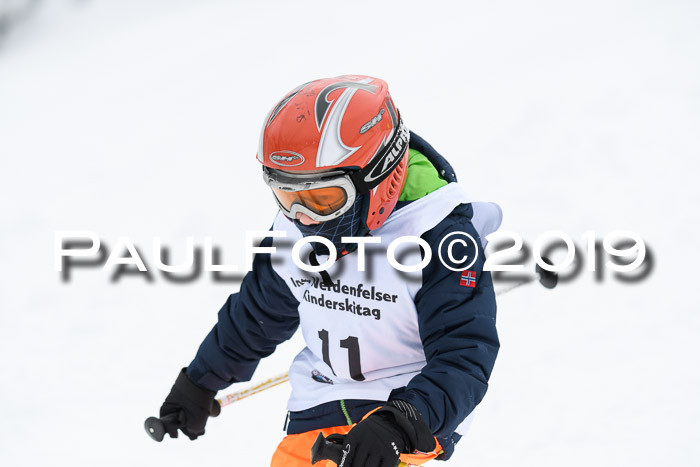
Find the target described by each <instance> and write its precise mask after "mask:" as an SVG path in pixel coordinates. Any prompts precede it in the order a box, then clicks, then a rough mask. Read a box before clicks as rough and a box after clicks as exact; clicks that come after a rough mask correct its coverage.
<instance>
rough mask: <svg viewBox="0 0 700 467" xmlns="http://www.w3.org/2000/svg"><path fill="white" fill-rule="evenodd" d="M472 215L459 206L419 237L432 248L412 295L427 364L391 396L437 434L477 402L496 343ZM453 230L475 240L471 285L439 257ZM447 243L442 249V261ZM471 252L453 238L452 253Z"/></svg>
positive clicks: (492, 302)
mask: <svg viewBox="0 0 700 467" xmlns="http://www.w3.org/2000/svg"><path fill="white" fill-rule="evenodd" d="M471 216H472V208H471V205H469V204H467V205H460V206H458V207H457V208H455V210H454V211H453V212H452V213H451V214H450V215H449V216H448V217H447V218H445V219H444V220H443V221H442V222H441V223H440V224H438V225H437V226H436V227H435V228H433V229H432V230H430V231H428V232H426V233H425V234H423V236H422V237H423V239H424V240H426V241H427V242H428V244H430V245H431V249H432V253H433V255H432V259H431V261H430V263H429V264H428V266H426V268H425V269H424V270H423V283H422V286H421V288H420V289H419V291H418V292H417V294H416V297H415V304H416V309H417V311H418V324H419V330H420V337H421V341H422V343H423V348H424V351H425V357H426V361H427V364H426V365H425V367H424V368H423V369H422V371H421V372H420V373H419V374H418V375H416V376H415V377H414V378H413V379H412V380H411V381H410V382H409V384H408V386H406V388H400V389H397V390H395V391H393V392H392V394H391V396H390V399H401V400H405V401H406V402H409V403H411V404H413V406H415V407H416V408H417V409H418V410H419V411H420V413H421V414H422V415H423V417H424V418H425V420H426V422H427V423H428V426H430V429H431V430H432V432H433V433H434V434H435V435H436V436H437V437H438V438H441V437H446V436H450V435H452V433H453V432H454V430H455V428H457V426H458V425H459V424H460V423H461V422H462V421H463V420H464V419H465V418H466V417H467V416H468V415H469V414H470V413H471V411H472V410H474V407H476V405H477V404H478V403H479V402H481V400H482V398H483V397H484V394H485V393H486V388H487V386H488V379H489V377H490V375H491V370H492V369H493V365H494V362H495V360H496V355H497V353H498V348H499V342H498V335H497V333H496V298H495V295H494V290H493V283H492V282H491V275H490V274H489V273H488V272H484V271H483V265H484V251H483V248H482V246H481V240H480V238H479V235H478V233H477V232H476V229H475V228H474V226H473V225H472V223H471ZM453 232H466V233H468V234H469V235H471V236H472V237H473V238H474V239H475V240H476V244H477V245H476V249H477V250H478V259H477V260H476V262H475V263H474V265H473V266H472V267H470V268H469V269H468V270H467V271H473V272H474V273H475V275H476V277H475V283H474V286H473V287H472V286H470V285H471V284H472V282H471V281H462V276H463V273H465V274H466V273H467V271H452V270H450V269H448V268H447V267H445V265H443V264H442V262H441V261H440V259H439V257H438V248H439V245H440V241H441V240H442V239H443V238H444V237H445V236H447V235H449V234H450V233H453ZM455 237H457V238H466V237H464V236H461V237H459V236H457V235H455ZM450 238H452V237H450ZM449 243H450V241H449V240H448V241H445V242H444V243H443V246H442V248H441V250H442V257H443V258H444V259H445V261H449V259H448V258H449V255H448V254H447V246H448V245H449ZM467 243H468V242H467ZM475 252H476V251H475V247H474V245H473V244H468V246H467V247H463V246H462V245H461V244H460V243H458V242H457V243H455V244H454V245H453V249H452V257H453V258H454V259H456V260H458V259H460V258H462V257H463V256H464V255H467V257H468V258H473V256H472V255H474V254H475ZM462 267H464V265H462ZM469 274H471V273H469Z"/></svg>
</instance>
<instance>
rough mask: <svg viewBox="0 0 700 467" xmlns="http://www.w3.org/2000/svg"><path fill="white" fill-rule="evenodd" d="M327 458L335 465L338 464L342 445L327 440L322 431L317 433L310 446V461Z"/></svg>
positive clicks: (341, 458)
mask: <svg viewBox="0 0 700 467" xmlns="http://www.w3.org/2000/svg"><path fill="white" fill-rule="evenodd" d="M324 460H329V461H331V462H334V463H335V464H336V465H340V463H341V462H342V461H343V446H342V445H340V444H336V443H333V442H331V441H328V440H327V439H326V438H325V437H324V436H323V433H319V434H318V436H317V437H316V441H314V445H313V446H311V463H312V464H315V463H316V462H319V461H324Z"/></svg>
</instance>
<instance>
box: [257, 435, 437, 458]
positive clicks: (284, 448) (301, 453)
mask: <svg viewBox="0 0 700 467" xmlns="http://www.w3.org/2000/svg"><path fill="white" fill-rule="evenodd" d="M354 426H355V425H345V426H335V427H331V428H324V429H322V430H313V431H307V432H305V433H299V434H296V435H287V436H285V437H284V439H283V440H282V442H281V443H280V444H279V446H277V450H276V451H275V453H274V454H273V455H272V463H271V464H270V467H311V446H313V444H314V441H316V437H318V434H319V432H320V433H323V436H325V437H328V435H332V434H335V433H338V434H341V435H345V434H347V433H348V432H349V431H350V429H351V428H352V427H354ZM436 443H437V440H436ZM441 451H442V447H441V446H440V443H437V446H436V447H435V450H434V451H433V452H429V453H419V454H401V461H402V462H403V464H401V465H402V466H403V465H406V466H412V465H423V464H425V463H426V462H428V461H429V460H431V459H435V458H436V457H437V456H438V455H439V454H440V452H441ZM314 467H336V465H335V463H333V462H331V461H321V462H317V463H316V464H314Z"/></svg>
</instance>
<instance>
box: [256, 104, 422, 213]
mask: <svg viewBox="0 0 700 467" xmlns="http://www.w3.org/2000/svg"><path fill="white" fill-rule="evenodd" d="M409 139H410V135H409V131H408V129H407V128H406V126H405V125H404V123H403V120H402V119H401V116H400V115H399V117H398V127H397V128H396V130H395V131H394V132H393V135H392V136H391V138H390V139H389V142H388V144H386V145H384V146H382V147H381V148H380V149H379V150H378V151H377V154H375V156H374V157H372V159H371V160H370V162H369V163H368V164H367V166H366V167H363V168H359V169H345V170H338V169H336V170H330V171H328V172H320V173H306V174H302V173H292V172H284V171H282V170H278V169H273V168H271V167H267V166H263V179H264V180H265V183H266V184H267V185H268V186H269V187H270V188H271V189H272V192H273V193H274V195H275V200H276V201H277V204H278V205H279V208H280V210H281V211H282V212H283V213H284V215H285V216H287V217H289V218H290V219H296V216H297V213H303V214H306V215H307V216H309V217H310V218H311V219H313V220H315V221H319V222H326V221H329V220H332V219H335V218H336V217H338V216H341V215H343V214H344V213H346V212H347V211H348V210H349V209H350V208H351V207H352V205H353V203H354V202H355V199H356V198H357V196H358V194H364V193H369V192H370V191H371V190H373V189H374V188H375V187H376V186H378V185H379V184H380V183H381V182H382V181H383V180H384V179H385V178H386V177H388V176H389V174H390V173H391V172H393V170H394V169H395V168H396V167H397V166H398V165H399V163H400V162H401V159H402V157H403V156H404V154H405V153H406V151H407V150H408V143H409Z"/></svg>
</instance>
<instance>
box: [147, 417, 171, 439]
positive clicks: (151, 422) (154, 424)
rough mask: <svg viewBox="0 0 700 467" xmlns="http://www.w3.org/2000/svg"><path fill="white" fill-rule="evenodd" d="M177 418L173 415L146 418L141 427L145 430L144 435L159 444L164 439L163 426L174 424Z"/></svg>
mask: <svg viewBox="0 0 700 467" xmlns="http://www.w3.org/2000/svg"><path fill="white" fill-rule="evenodd" d="M177 420H178V416H177V414H175V413H172V414H169V415H166V416H165V417H163V418H158V417H148V418H147V419H146V422H145V423H144V424H143V427H144V428H145V429H146V433H148V436H150V437H151V439H152V440H154V441H158V442H159V443H160V442H161V441H163V438H164V437H165V433H167V432H166V430H165V424H166V423H169V422H176V421H177Z"/></svg>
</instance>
